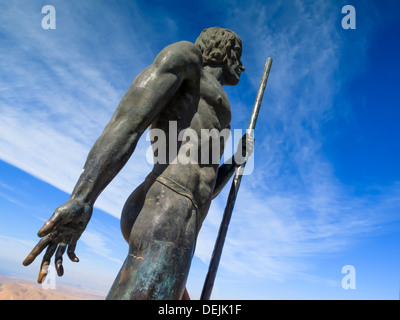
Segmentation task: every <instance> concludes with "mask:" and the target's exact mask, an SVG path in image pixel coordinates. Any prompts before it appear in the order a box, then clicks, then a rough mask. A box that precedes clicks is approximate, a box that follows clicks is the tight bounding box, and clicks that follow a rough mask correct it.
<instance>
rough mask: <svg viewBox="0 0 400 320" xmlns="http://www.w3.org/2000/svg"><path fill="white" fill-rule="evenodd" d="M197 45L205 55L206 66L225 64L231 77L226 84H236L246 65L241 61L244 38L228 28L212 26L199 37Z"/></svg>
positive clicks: (227, 73) (204, 62) (228, 75)
mask: <svg viewBox="0 0 400 320" xmlns="http://www.w3.org/2000/svg"><path fill="white" fill-rule="evenodd" d="M195 45H196V46H197V47H198V48H199V49H200V51H201V53H202V55H203V65H204V66H224V68H225V67H226V68H228V69H229V70H227V72H225V73H226V75H227V77H229V79H227V81H225V84H227V85H236V84H237V83H238V82H239V78H240V74H241V72H243V71H244V67H243V65H242V63H241V61H240V57H241V55H242V40H241V39H240V38H239V36H238V35H237V34H236V33H235V32H233V31H231V30H228V29H224V28H220V27H212V28H208V29H205V30H203V31H202V32H201V34H200V35H199V37H198V38H197V40H196V42H195Z"/></svg>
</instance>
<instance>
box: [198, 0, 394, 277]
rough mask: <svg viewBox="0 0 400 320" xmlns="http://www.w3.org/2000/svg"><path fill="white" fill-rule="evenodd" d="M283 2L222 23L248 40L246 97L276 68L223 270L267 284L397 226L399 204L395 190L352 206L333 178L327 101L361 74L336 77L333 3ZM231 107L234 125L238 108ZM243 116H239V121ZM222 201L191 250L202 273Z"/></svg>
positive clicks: (234, 12) (252, 6)
mask: <svg viewBox="0 0 400 320" xmlns="http://www.w3.org/2000/svg"><path fill="white" fill-rule="evenodd" d="M284 3H286V2H284V1H271V2H269V3H268V4H264V3H263V4H262V5H261V4H260V3H259V2H249V5H247V6H246V8H243V7H240V8H236V7H232V8H231V14H230V17H229V18H228V20H227V21H228V22H227V24H228V25H235V26H238V30H237V33H238V34H239V35H241V34H243V37H244V39H246V40H247V42H246V41H245V42H244V50H245V52H244V57H243V59H246V58H247V61H251V62H252V63H247V66H246V67H247V70H246V74H247V77H248V79H249V81H250V82H251V83H252V85H253V87H254V89H253V91H254V92H255V90H256V89H257V88H258V81H259V77H260V74H261V70H262V68H263V65H264V63H265V59H266V57H268V56H272V57H273V58H274V62H273V65H272V70H271V74H270V78H269V83H268V85H267V89H266V94H265V97H264V102H263V107H262V109H261V112H260V116H259V120H258V124H257V127H256V130H255V136H256V142H255V143H256V146H255V154H254V155H255V168H254V172H253V174H252V176H250V177H248V176H244V178H243V180H242V185H241V189H240V192H239V197H238V200H237V204H236V207H235V211H234V214H233V218H232V222H231V225H230V229H229V233H228V236H227V239H226V244H225V247H224V253H223V258H222V260H221V266H222V268H224V270H225V271H228V272H233V273H235V274H241V275H246V274H247V275H248V274H253V275H255V276H257V277H267V278H273V279H275V280H282V279H284V278H285V277H286V276H288V275H292V274H298V275H300V274H302V275H304V274H305V273H304V272H307V270H308V268H309V267H310V265H309V263H307V262H306V261H308V260H307V258H309V257H311V256H315V255H318V254H324V253H327V252H333V251H339V250H343V249H345V248H348V247H349V246H351V245H352V244H354V241H356V239H357V237H358V236H360V235H361V234H364V235H365V234H367V233H369V232H372V231H374V230H375V229H377V228H378V227H379V226H380V224H381V223H384V222H388V221H391V220H392V219H396V218H395V216H394V215H393V214H392V213H391V210H393V208H395V206H392V204H393V201H395V202H396V199H397V198H398V189H397V188H394V190H392V192H391V194H390V195H388V194H384V193H382V194H381V195H380V196H376V197H365V196H364V197H363V198H359V197H357V196H356V195H354V194H353V193H352V190H351V188H349V187H348V186H346V185H343V184H342V183H341V182H340V181H338V179H337V178H336V177H335V174H334V171H333V164H331V163H330V162H329V159H327V158H326V157H325V156H324V154H323V152H322V148H321V147H322V146H323V143H324V136H323V135H322V132H323V128H324V125H325V124H326V123H327V122H329V121H330V120H332V119H334V117H335V116H336V110H335V109H334V107H335V105H334V98H335V95H336V94H337V92H339V91H340V89H341V88H342V87H341V86H342V85H343V84H344V83H346V81H348V77H351V76H353V75H354V73H356V68H357V67H359V66H360V65H354V69H351V70H341V74H342V76H341V77H340V80H339V79H338V78H337V77H335V74H336V72H337V70H338V69H340V68H341V47H340V46H341V44H342V42H341V41H342V40H341V36H340V31H341V29H340V24H337V21H338V19H337V15H335V12H336V11H337V10H336V11H335V9H337V8H336V6H335V5H334V4H333V3H329V2H326V1H313V2H312V3H311V2H307V1H301V0H298V1H293V2H290V3H291V5H290V6H287V5H286V6H284ZM239 20H240V21H239ZM365 45H366V41H365V40H364V41H363V39H361V40H360V41H359V43H357V46H358V47H357V50H358V51H359V52H360V62H359V63H360V64H361V63H362V62H363V61H365V58H364V57H363V52H364V49H363V48H365ZM246 51H247V52H246ZM244 63H245V65H246V61H244ZM232 106H233V121H235V112H236V110H238V109H235V107H236V106H241V104H240V103H235V102H233V103H232ZM263 108H265V109H263ZM242 113H243V111H242V110H238V114H239V117H240V118H242V117H241V116H242ZM248 113H250V111H248ZM237 125H243V122H237ZM395 190H397V191H395ZM220 197H221V198H219V199H217V200H216V203H215V204H213V206H212V208H211V210H210V213H209V217H208V218H207V219H210V220H208V221H206V222H205V224H204V227H203V230H202V231H201V233H200V238H199V241H198V248H197V255H198V256H199V257H200V258H201V259H202V260H203V261H204V262H205V263H206V264H208V262H209V259H210V257H211V252H212V249H213V245H214V243H213V241H211V239H215V237H216V234H217V230H218V224H216V223H215V222H216V220H218V219H217V218H216V217H218V218H219V219H220V217H221V213H222V212H223V209H224V205H225V201H226V200H225V199H226V198H227V193H225V194H224V195H222V196H220ZM389 207H391V208H392V209H390V208H389ZM216 212H219V214H217V213H216ZM383 212H385V213H384V214H382V213H383ZM378 213H381V214H378ZM219 221H220V220H219ZM327 281H328V282H329V279H328V280H327Z"/></svg>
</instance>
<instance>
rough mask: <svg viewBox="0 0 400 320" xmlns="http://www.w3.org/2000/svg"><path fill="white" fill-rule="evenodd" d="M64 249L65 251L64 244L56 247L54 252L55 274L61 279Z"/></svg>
mask: <svg viewBox="0 0 400 320" xmlns="http://www.w3.org/2000/svg"><path fill="white" fill-rule="evenodd" d="M66 249H67V245H66V244H65V243H60V245H59V246H58V248H57V251H56V255H55V260H56V261H55V264H56V270H57V274H58V276H59V277H61V276H62V275H63V274H64V267H63V265H62V262H63V257H62V256H63V254H64V252H65V250H66Z"/></svg>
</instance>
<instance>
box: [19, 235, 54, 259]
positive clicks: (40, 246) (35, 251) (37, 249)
mask: <svg viewBox="0 0 400 320" xmlns="http://www.w3.org/2000/svg"><path fill="white" fill-rule="evenodd" d="M50 241H51V238H50V237H49V236H46V237H44V238H42V239H40V241H39V242H38V244H37V245H36V246H35V247H34V248H33V250H32V251H31V252H30V253H29V254H28V256H27V257H26V258H25V260H24V262H22V264H23V265H24V266H28V265H30V264H31V263H32V262H33V260H35V259H36V257H37V256H38V255H39V254H40V253H41V252H42V251H43V250H44V248H46V247H47V245H48V244H49V243H50Z"/></svg>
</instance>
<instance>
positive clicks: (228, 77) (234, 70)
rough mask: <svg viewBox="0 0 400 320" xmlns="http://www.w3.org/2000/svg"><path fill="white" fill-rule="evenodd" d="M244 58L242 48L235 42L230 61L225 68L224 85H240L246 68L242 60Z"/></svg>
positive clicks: (229, 53) (230, 53) (228, 60)
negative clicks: (241, 76)
mask: <svg viewBox="0 0 400 320" xmlns="http://www.w3.org/2000/svg"><path fill="white" fill-rule="evenodd" d="M241 56H242V46H241V45H240V43H238V42H237V41H235V45H234V47H232V48H231V50H230V52H228V59H227V61H226V65H225V66H224V73H223V83H224V85H227V86H235V85H237V84H238V83H239V79H240V75H241V73H242V72H244V70H245V69H244V67H243V64H242V61H240V58H241Z"/></svg>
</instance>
